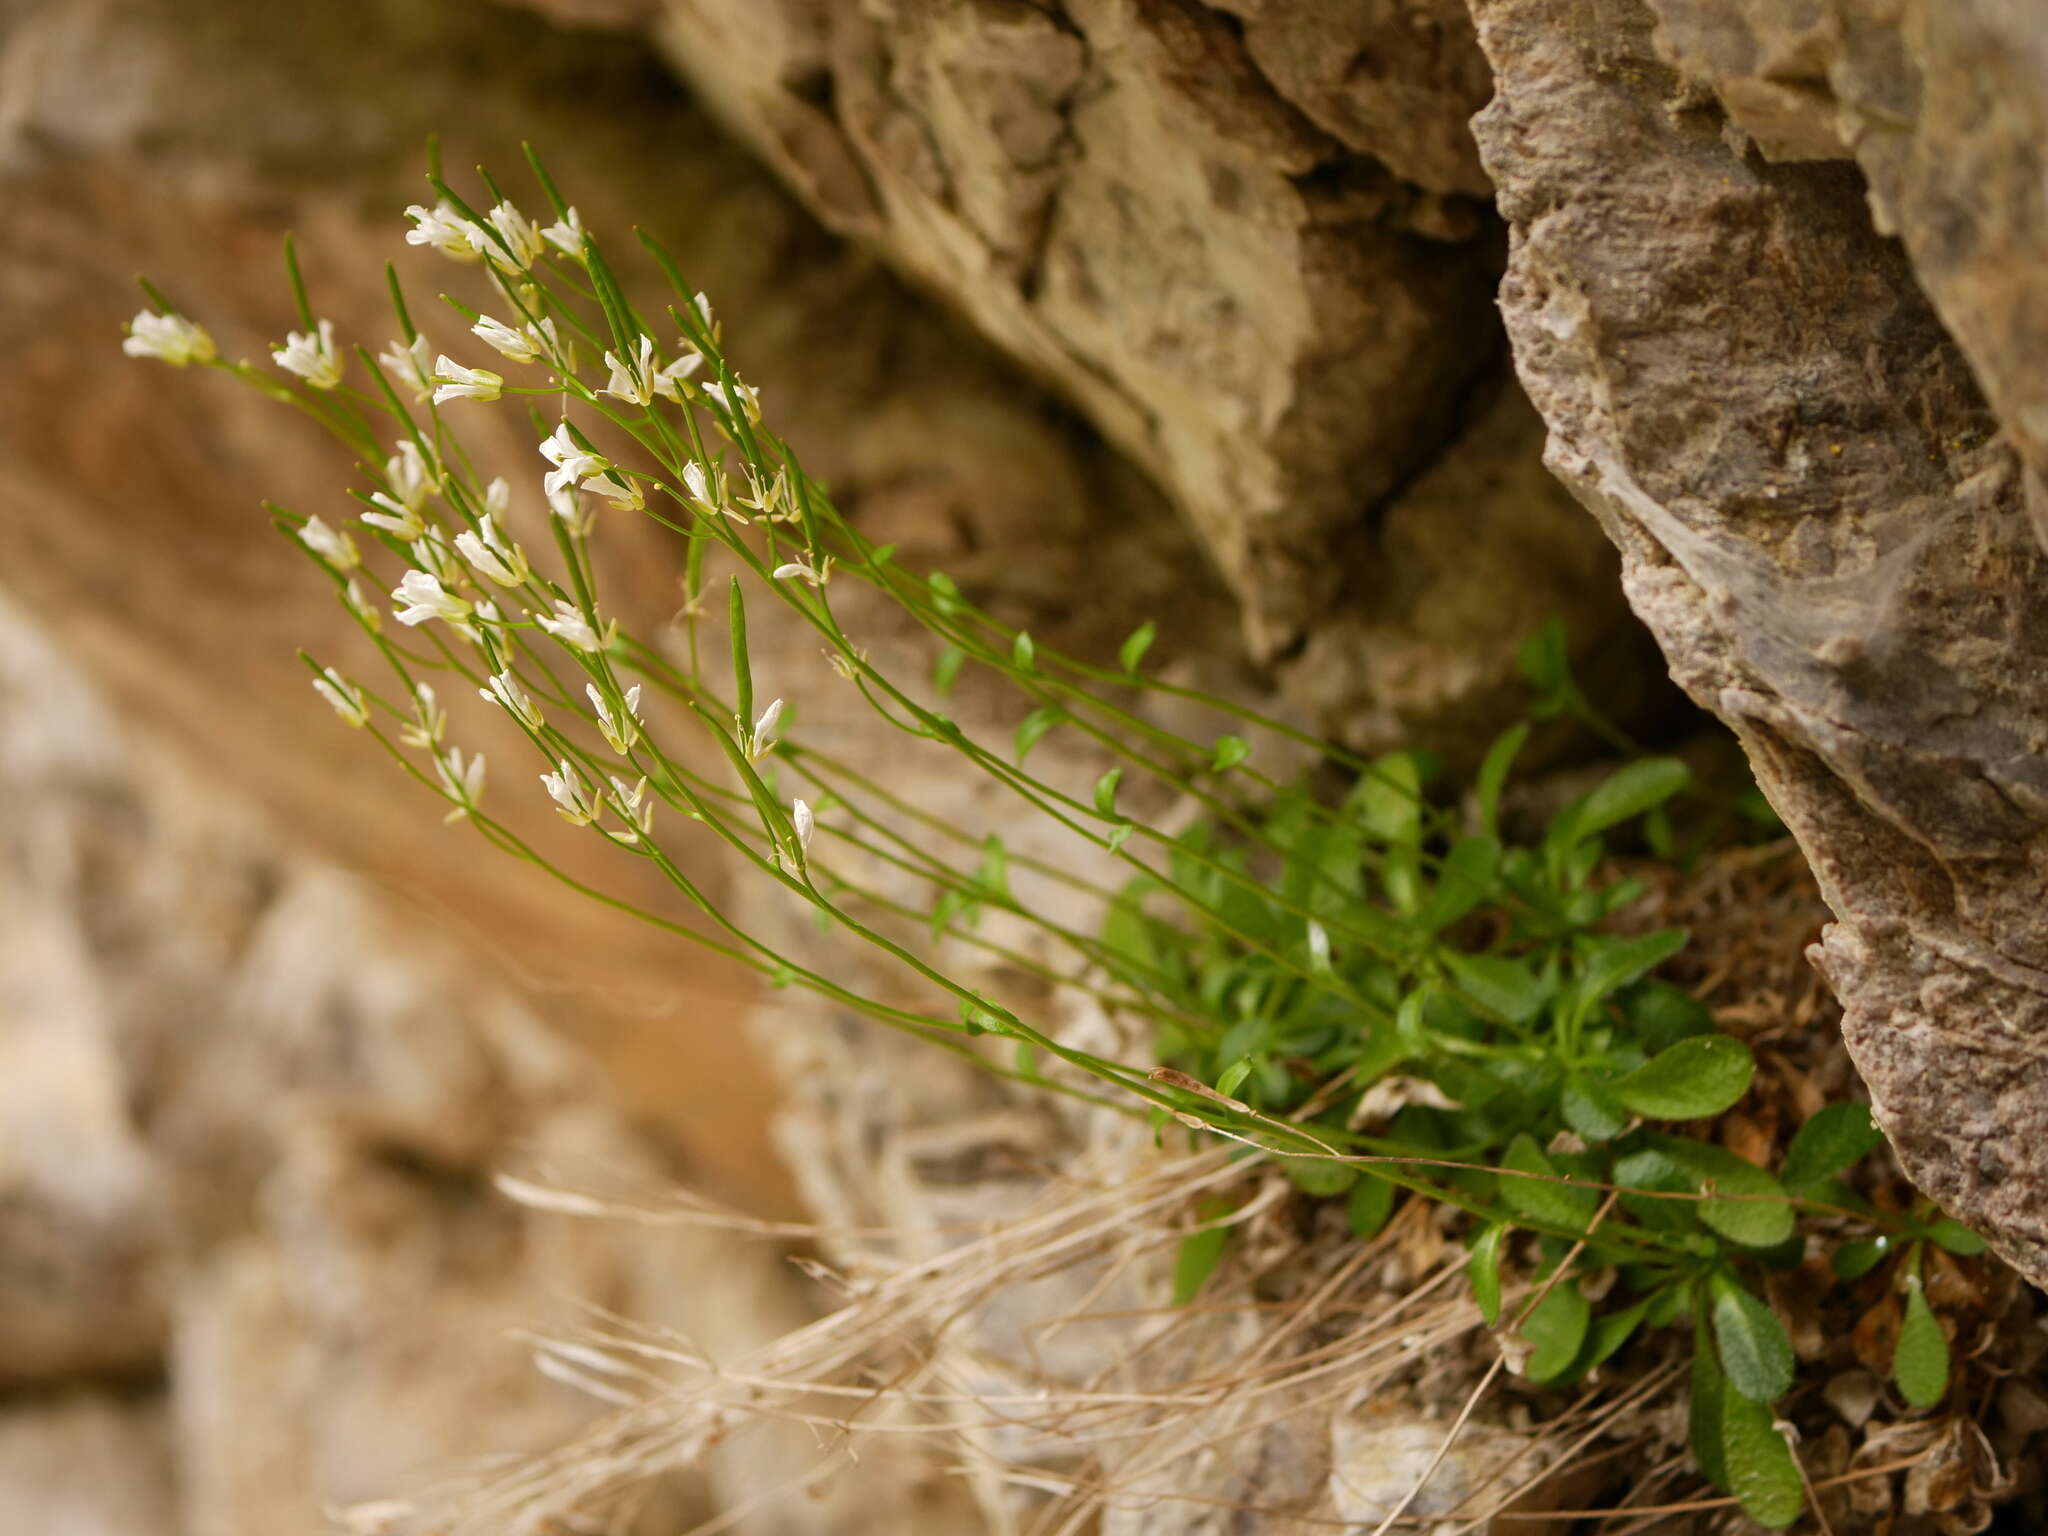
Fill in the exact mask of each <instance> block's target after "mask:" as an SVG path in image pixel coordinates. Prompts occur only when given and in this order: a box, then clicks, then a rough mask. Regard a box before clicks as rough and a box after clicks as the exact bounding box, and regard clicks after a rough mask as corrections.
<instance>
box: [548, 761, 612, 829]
mask: <svg viewBox="0 0 2048 1536" xmlns="http://www.w3.org/2000/svg"><path fill="white" fill-rule="evenodd" d="M540 782H541V785H542V787H543V788H545V789H546V790H547V792H548V798H549V799H550V800H552V801H554V802H555V809H556V810H557V811H558V812H560V813H561V817H562V819H563V820H564V821H566V822H568V823H569V824H570V825H571V826H575V827H587V826H589V825H590V824H591V823H592V822H593V821H595V820H597V813H598V809H599V807H598V805H597V802H596V801H594V800H593V799H591V797H590V791H589V790H588V789H586V788H585V787H584V783H583V775H582V774H580V773H578V772H577V771H576V770H575V769H574V768H572V767H570V766H569V760H568V759H567V758H563V759H562V764H561V771H560V772H559V773H544V774H542V775H541V776H540Z"/></svg>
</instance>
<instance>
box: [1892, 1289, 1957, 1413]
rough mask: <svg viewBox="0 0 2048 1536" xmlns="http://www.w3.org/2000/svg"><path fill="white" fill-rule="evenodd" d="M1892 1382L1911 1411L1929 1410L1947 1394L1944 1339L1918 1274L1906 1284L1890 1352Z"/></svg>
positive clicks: (1946, 1341)
mask: <svg viewBox="0 0 2048 1536" xmlns="http://www.w3.org/2000/svg"><path fill="white" fill-rule="evenodd" d="M1892 1380H1893V1381H1895V1382H1897V1383H1898V1384H1899V1391H1900V1393H1901V1394H1902V1395H1903V1396H1904V1397H1905V1399H1906V1401H1907V1402H1909V1403H1911V1404H1912V1405H1913V1406H1914V1407H1915V1408H1932V1407H1933V1406H1934V1405H1935V1404H1936V1403H1938V1402H1940V1401H1941V1400H1942V1398H1943V1397H1944V1396H1946V1395H1947V1393H1948V1339H1947V1337H1946V1336H1945V1335H1944V1334H1943V1333H1942V1331H1941V1322H1940V1320H1939V1319H1938V1318H1936V1317H1935V1315H1934V1312H1933V1310H1932V1309H1931V1308H1930V1307H1929V1306H1928V1305H1927V1296H1926V1293H1925V1292H1924V1291H1923V1290H1922V1288H1921V1285H1920V1277H1919V1276H1918V1275H1915V1276H1913V1277H1912V1278H1911V1279H1910V1280H1908V1281H1907V1282H1906V1320H1905V1321H1904V1322H1903V1323H1901V1324H1900V1325H1899V1342H1898V1345H1897V1346H1896V1347H1895V1348H1894V1349H1893V1351H1892Z"/></svg>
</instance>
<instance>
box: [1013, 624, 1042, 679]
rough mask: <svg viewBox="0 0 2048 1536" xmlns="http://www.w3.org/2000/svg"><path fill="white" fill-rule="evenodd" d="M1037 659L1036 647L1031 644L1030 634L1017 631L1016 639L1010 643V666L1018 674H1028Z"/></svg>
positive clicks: (1025, 631)
mask: <svg viewBox="0 0 2048 1536" xmlns="http://www.w3.org/2000/svg"><path fill="white" fill-rule="evenodd" d="M1037 659H1038V647H1037V646H1035V645H1033V644H1032V643H1031V634H1030V632H1029V631H1028V630H1022V629H1020V630H1018V631H1017V638H1016V639H1015V640H1012V641H1011V642H1010V664H1011V665H1012V666H1014V667H1015V668H1016V669H1017V670H1018V671H1019V672H1030V671H1032V670H1034V663H1035V662H1036V661H1037Z"/></svg>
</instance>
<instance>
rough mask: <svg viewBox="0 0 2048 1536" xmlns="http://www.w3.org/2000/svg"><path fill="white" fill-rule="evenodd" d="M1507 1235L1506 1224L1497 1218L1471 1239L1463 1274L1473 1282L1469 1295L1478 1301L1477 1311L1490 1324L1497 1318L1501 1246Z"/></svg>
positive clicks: (1495, 1321)
mask: <svg viewBox="0 0 2048 1536" xmlns="http://www.w3.org/2000/svg"><path fill="white" fill-rule="evenodd" d="M1507 1235H1508V1224H1507V1223H1506V1222H1504V1221H1496V1222H1494V1223H1493V1224H1492V1225H1491V1226H1488V1227H1486V1228H1484V1229H1483V1230H1482V1231H1481V1232H1480V1234H1479V1236H1477V1237H1476V1238H1474V1239H1473V1240H1472V1257H1471V1258H1470V1259H1468V1260H1467V1261H1466V1263H1465V1274H1466V1276H1467V1277H1468V1278H1469V1279H1470V1280H1471V1282H1472V1299H1473V1300H1474V1301H1476V1302H1478V1303H1479V1315H1480V1316H1481V1317H1483V1318H1485V1319H1486V1326H1487V1327H1489V1328H1491V1327H1492V1326H1493V1325H1494V1324H1495V1323H1497V1322H1499V1321H1500V1249H1501V1243H1502V1241H1503V1240H1504V1239H1505V1238H1506V1237H1507Z"/></svg>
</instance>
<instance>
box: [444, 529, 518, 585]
mask: <svg viewBox="0 0 2048 1536" xmlns="http://www.w3.org/2000/svg"><path fill="white" fill-rule="evenodd" d="M455 547H456V548H457V549H459V550H461V551H462V558H463V559H465V560H467V561H468V562H469V563H470V564H471V565H472V566H474V567H476V570H477V572H478V574H480V575H483V576H488V577H489V578H490V579H491V580H492V581H495V582H496V583H497V584H498V585H499V586H501V587H517V586H521V585H523V584H524V583H525V582H526V580H527V578H528V577H530V576H532V575H533V567H532V566H530V565H528V564H527V561H526V551H525V550H523V549H521V548H520V547H519V546H518V545H517V544H509V543H507V542H506V541H505V537H504V535H503V534H501V533H499V532H498V524H497V520H496V519H495V518H493V517H492V516H491V514H490V513H488V512H486V513H485V514H484V515H483V517H482V518H481V519H480V520H479V521H478V522H477V525H476V529H475V531H474V532H470V531H467V530H465V531H464V532H462V533H458V534H457V535H455Z"/></svg>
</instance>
